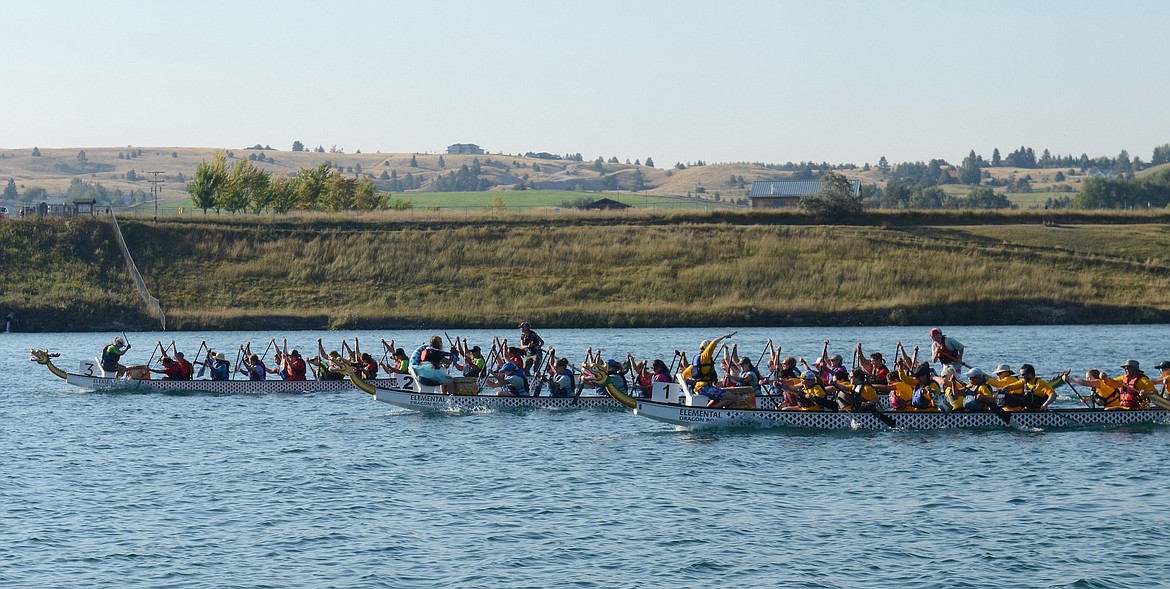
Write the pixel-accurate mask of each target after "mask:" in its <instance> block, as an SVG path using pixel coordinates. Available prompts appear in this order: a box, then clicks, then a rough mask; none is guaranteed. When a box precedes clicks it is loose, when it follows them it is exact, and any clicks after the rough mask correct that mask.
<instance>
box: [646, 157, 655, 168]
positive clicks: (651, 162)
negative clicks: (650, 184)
mask: <svg viewBox="0 0 1170 589" xmlns="http://www.w3.org/2000/svg"><path fill="white" fill-rule="evenodd" d="M646 167H647V168H653V167H654V160H653V159H651V158H646Z"/></svg>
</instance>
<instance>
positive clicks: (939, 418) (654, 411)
mask: <svg viewBox="0 0 1170 589" xmlns="http://www.w3.org/2000/svg"><path fill="white" fill-rule="evenodd" d="M634 414H635V415H639V416H641V417H646V418H649V419H653V420H655V421H661V422H664V423H670V424H674V425H679V426H686V427H735V426H762V427H788V428H800V429H817V430H883V429H907V430H931V429H993V428H1005V427H1011V428H1022V429H1028V428H1036V429H1053V428H1065V427H1095V426H1123V425H1136V424H1170V411H1166V410H1163V409H1148V410H1140V411H1104V410H1101V409H1053V410H1051V411H1037V412H1023V411H1021V412H1016V413H1012V414H1011V421H1010V423H1005V422H1004V420H1003V419H1001V418H1000V417H999V416H997V415H996V414H994V413H968V412H955V413H926V412H903V411H887V412H883V413H882V416H884V417H885V419H884V420H883V419H879V418H878V417H877V416H875V415H873V414H871V413H845V412H836V413H834V412H826V411H776V410H773V409H707V408H704V407H690V406H684V405H679V404H675V403H661V402H656V401H650V400H638V401H637V402H636V407H634Z"/></svg>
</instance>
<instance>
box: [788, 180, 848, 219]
mask: <svg viewBox="0 0 1170 589" xmlns="http://www.w3.org/2000/svg"><path fill="white" fill-rule="evenodd" d="M800 208H802V209H804V210H806V211H809V212H811V213H813V214H815V215H817V216H818V217H823V218H828V219H838V218H840V217H847V216H849V215H853V214H857V213H860V212H861V195H860V194H857V193H856V192H854V190H853V183H852V182H850V181H849V179H848V178H846V177H845V176H843V175H841V174H838V173H837V172H834V171H832V170H826V171H825V173H824V175H822V176H821V189H820V191H819V192H816V193H815V194H810V195H806V196H803V197H801V199H800Z"/></svg>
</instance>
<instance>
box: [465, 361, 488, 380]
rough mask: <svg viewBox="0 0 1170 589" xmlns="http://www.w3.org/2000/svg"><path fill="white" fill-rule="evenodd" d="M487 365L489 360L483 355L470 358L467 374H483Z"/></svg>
mask: <svg viewBox="0 0 1170 589" xmlns="http://www.w3.org/2000/svg"><path fill="white" fill-rule="evenodd" d="M486 366H487V361H486V360H484V359H483V358H482V357H480V358H469V359H468V361H467V372H466V375H467V376H476V377H478V376H483V369H484V367H486Z"/></svg>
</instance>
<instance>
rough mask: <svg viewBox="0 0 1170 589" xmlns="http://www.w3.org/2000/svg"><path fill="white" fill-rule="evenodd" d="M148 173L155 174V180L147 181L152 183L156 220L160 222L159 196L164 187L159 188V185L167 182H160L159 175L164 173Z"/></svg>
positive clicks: (151, 189) (151, 193) (151, 192)
mask: <svg viewBox="0 0 1170 589" xmlns="http://www.w3.org/2000/svg"><path fill="white" fill-rule="evenodd" d="M146 173H147V174H154V178H153V179H151V180H147V182H150V195H151V196H153V197H154V219H155V220H156V221H157V220H158V195H159V193H160V192H162V186H159V184H165V183H166V180H159V179H158V175H159V174H162V172H146Z"/></svg>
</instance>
